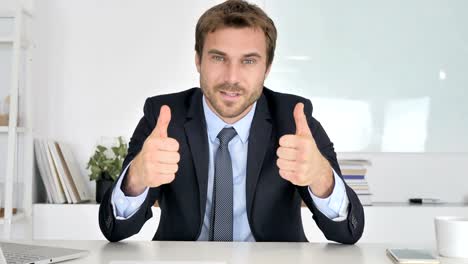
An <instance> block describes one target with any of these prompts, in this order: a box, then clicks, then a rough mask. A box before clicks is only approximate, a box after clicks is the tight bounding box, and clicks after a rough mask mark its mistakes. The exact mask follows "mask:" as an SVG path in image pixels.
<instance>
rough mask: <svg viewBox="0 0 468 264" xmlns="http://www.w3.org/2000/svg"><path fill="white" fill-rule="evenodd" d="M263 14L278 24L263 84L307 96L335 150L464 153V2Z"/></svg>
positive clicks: (314, 4) (467, 102)
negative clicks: (271, 57) (268, 71)
mask: <svg viewBox="0 0 468 264" xmlns="http://www.w3.org/2000/svg"><path fill="white" fill-rule="evenodd" d="M265 10H266V12H267V13H268V14H269V15H270V16H271V17H272V19H273V21H274V22H275V24H276V26H277V29H278V42H277V50H276V57H275V61H274V63H273V68H272V71H271V73H270V75H269V77H268V79H267V81H266V86H267V87H270V88H272V89H274V90H276V91H281V92H287V93H294V94H298V95H302V96H305V97H308V98H309V99H311V101H312V104H313V106H314V112H313V115H314V117H315V118H317V119H318V120H319V121H320V122H321V123H322V125H323V126H324V128H325V130H326V131H327V133H328V135H329V136H330V138H331V140H332V141H333V142H334V143H335V149H336V151H338V152H468V118H467V116H468V15H467V14H468V1H463V0H444V1H440V0H439V1H436V0H410V1H408V0H388V1H373V0H356V1H330V0H322V1H320V0H313V1H312V0H302V1H300V0H299V1H273V0H267V1H266V2H265ZM291 114H292V113H291Z"/></svg>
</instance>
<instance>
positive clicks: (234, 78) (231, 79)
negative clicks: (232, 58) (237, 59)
mask: <svg viewBox="0 0 468 264" xmlns="http://www.w3.org/2000/svg"><path fill="white" fill-rule="evenodd" d="M240 74H241V71H240V65H238V64H237V63H233V62H231V63H227V65H226V71H225V76H224V81H225V82H226V83H229V84H238V83H239V82H240Z"/></svg>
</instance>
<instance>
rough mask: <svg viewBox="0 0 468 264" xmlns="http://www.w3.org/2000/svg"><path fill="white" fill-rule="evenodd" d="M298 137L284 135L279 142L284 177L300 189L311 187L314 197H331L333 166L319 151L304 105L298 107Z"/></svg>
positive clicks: (280, 172)
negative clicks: (300, 187) (301, 187)
mask: <svg viewBox="0 0 468 264" xmlns="http://www.w3.org/2000/svg"><path fill="white" fill-rule="evenodd" d="M294 121H295V123H296V134H294V135H284V136H282V137H281V138H280V140H279V148H278V150H277V152H276V154H277V155H278V160H277V162H276V164H277V165H278V168H279V174H280V176H281V177H282V178H283V179H285V180H287V181H290V182H291V183H292V184H295V185H298V186H309V187H310V189H311V190H312V192H313V193H314V195H316V196H317V197H320V198H326V197H328V196H330V194H331V193H332V191H333V187H334V185H335V183H334V177H333V170H332V168H331V166H330V163H329V162H328V160H327V159H326V158H324V157H323V155H322V154H321V153H320V151H319V149H318V148H317V144H316V143H315V140H314V138H313V136H312V132H311V131H310V128H309V125H308V123H307V118H306V116H305V114H304V104H303V103H298V104H296V106H295V107H294Z"/></svg>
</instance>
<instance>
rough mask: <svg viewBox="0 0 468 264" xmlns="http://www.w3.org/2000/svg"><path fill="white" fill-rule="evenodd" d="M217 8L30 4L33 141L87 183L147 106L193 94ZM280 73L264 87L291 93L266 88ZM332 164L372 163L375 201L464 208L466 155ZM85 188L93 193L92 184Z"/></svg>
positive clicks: (389, 156)
mask: <svg viewBox="0 0 468 264" xmlns="http://www.w3.org/2000/svg"><path fill="white" fill-rule="evenodd" d="M217 2H219V1H208V0H206V1H182V0H180V1H164V2H161V1H150V0H139V1H131V2H130V1H123V0H119V1H111V0H105V1H91V0H84V1H83V0H80V1H78V0H74V1H60V0H41V1H37V2H36V4H35V13H36V26H35V34H36V51H35V58H34V69H33V74H34V78H33V83H34V89H35V93H36V94H35V97H36V100H35V127H36V133H37V135H38V136H46V137H50V138H54V139H57V140H62V141H66V142H68V143H70V144H71V145H72V147H73V150H74V152H75V154H76V155H77V158H78V160H79V162H80V164H82V171H83V174H85V173H86V171H85V169H84V167H85V165H86V162H87V160H88V158H89V156H90V155H91V154H92V151H93V148H94V146H95V145H96V143H99V142H102V141H106V140H107V139H106V138H108V137H115V136H121V135H122V136H124V137H126V138H127V139H129V138H130V136H131V134H132V132H133V130H134V128H135V126H136V124H137V122H138V120H139V118H140V117H141V116H142V107H143V103H144V100H145V99H146V98H147V97H149V96H152V95H156V94H162V93H169V92H176V91H181V90H185V89H187V88H190V87H193V86H197V85H198V76H197V72H196V68H195V65H194V51H193V46H194V28H195V23H196V21H197V19H198V17H199V16H200V15H201V13H202V12H203V11H204V10H205V9H206V8H208V7H210V6H211V5H213V4H215V3H217ZM257 3H258V4H259V5H260V6H263V7H266V9H267V11H268V10H271V11H272V14H274V16H276V18H277V20H278V21H277V25H278V28H279V29H280V30H281V29H283V25H281V21H282V20H281V19H280V14H279V13H278V12H276V11H275V10H273V8H272V7H271V4H272V3H271V2H269V1H257ZM298 3H299V2H298ZM182 6H183V8H182ZM273 18H274V19H275V21H276V18H275V17H273ZM285 30H290V29H285ZM287 36H288V34H286V33H282V32H281V31H280V34H279V39H278V46H279V48H278V53H277V58H280V59H278V60H279V63H281V58H282V57H283V58H284V57H285V56H288V55H290V54H287V53H282V52H285V49H283V48H281V47H284V45H285V42H291V43H295V42H298V43H299V42H301V41H302V40H301V39H296V38H288V37H287ZM275 63H276V62H275ZM278 65H280V66H281V64H278ZM278 65H276V64H274V66H273V67H274V69H275V70H274V71H273V72H272V74H271V77H272V82H270V80H268V82H270V83H268V82H267V83H268V84H269V86H270V88H272V89H275V90H280V91H288V90H290V91H291V90H292V91H294V89H295V88H294V87H285V86H284V85H280V83H275V82H274V80H273V75H274V74H278V75H279V74H281V73H278V71H277V68H279V69H281V67H279V66H278ZM297 77H298V78H300V77H301V75H299V76H297ZM275 78H276V77H275ZM336 78H337V79H339V78H342V77H341V76H337V77H336ZM296 91H299V92H301V90H296ZM302 92H304V91H302ZM317 111H320V110H317ZM324 123H326V122H324ZM325 129H327V126H325ZM102 137H105V138H102ZM332 140H333V138H332ZM340 148H341V147H340V146H337V149H340ZM340 157H365V158H370V159H371V160H372V161H373V166H372V167H371V168H370V170H369V182H370V186H371V190H372V192H373V193H374V200H375V201H405V200H406V199H407V198H409V197H412V196H426V197H427V196H436V197H439V198H442V199H445V200H447V201H451V202H461V201H465V200H468V197H467V196H468V190H466V188H464V186H466V180H465V178H466V172H465V171H466V170H464V169H463V164H466V163H467V162H468V154H463V153H461V154H457V153H450V152H445V153H437V152H436V153H424V152H422V153H406V154H405V153H398V152H397V153H383V152H377V151H375V152H361V153H340ZM90 186H92V187H94V186H93V183H92V182H91V183H90Z"/></svg>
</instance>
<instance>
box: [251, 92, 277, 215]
mask: <svg viewBox="0 0 468 264" xmlns="http://www.w3.org/2000/svg"><path fill="white" fill-rule="evenodd" d="M270 137H271V117H270V112H269V110H268V105H267V101H266V98H265V95H263V94H262V96H261V97H260V98H259V99H258V101H257V107H256V109H255V115H254V117H253V120H252V125H251V127H250V133H249V143H248V144H249V145H248V154H247V179H246V202H247V216H249V219H250V216H251V213H252V203H253V198H254V194H255V188H256V187H257V182H258V178H259V175H260V170H261V168H262V165H263V159H264V158H265V154H266V150H267V149H268V147H269V146H270Z"/></svg>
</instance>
